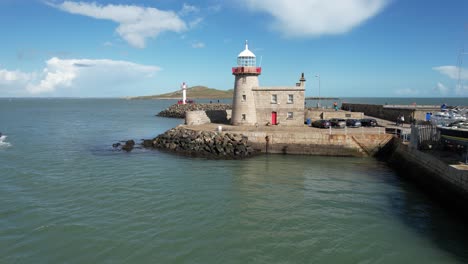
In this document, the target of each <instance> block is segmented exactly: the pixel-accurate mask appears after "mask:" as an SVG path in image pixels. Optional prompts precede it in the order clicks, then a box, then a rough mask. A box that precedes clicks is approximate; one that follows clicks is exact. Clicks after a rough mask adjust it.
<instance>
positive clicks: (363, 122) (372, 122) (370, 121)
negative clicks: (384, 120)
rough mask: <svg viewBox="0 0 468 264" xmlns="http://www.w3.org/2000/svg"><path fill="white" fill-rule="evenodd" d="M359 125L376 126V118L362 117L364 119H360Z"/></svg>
mask: <svg viewBox="0 0 468 264" xmlns="http://www.w3.org/2000/svg"><path fill="white" fill-rule="evenodd" d="M361 125H362V126H367V127H375V126H377V120H375V119H373V118H364V119H361Z"/></svg>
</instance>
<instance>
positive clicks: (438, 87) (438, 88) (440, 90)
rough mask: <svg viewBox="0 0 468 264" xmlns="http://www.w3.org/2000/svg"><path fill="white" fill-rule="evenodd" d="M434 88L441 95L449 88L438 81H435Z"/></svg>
mask: <svg viewBox="0 0 468 264" xmlns="http://www.w3.org/2000/svg"><path fill="white" fill-rule="evenodd" d="M434 90H435V91H436V92H438V93H440V94H442V95H446V94H447V93H448V92H449V88H448V87H447V86H445V85H444V84H443V83H440V82H438V83H437V85H436V87H435V88H434Z"/></svg>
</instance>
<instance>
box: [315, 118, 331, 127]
mask: <svg viewBox="0 0 468 264" xmlns="http://www.w3.org/2000/svg"><path fill="white" fill-rule="evenodd" d="M312 126H313V127H319V128H329V127H330V121H328V120H324V119H321V120H315V121H314V122H312Z"/></svg>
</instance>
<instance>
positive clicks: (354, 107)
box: [341, 103, 440, 123]
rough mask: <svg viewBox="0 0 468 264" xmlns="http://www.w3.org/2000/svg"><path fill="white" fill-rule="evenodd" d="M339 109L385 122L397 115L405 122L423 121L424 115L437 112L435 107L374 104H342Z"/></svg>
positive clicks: (437, 109) (394, 118)
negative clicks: (401, 116)
mask: <svg viewBox="0 0 468 264" xmlns="http://www.w3.org/2000/svg"><path fill="white" fill-rule="evenodd" d="M341 109H342V110H345V111H351V112H362V113H364V114H365V115H367V116H373V117H377V118H381V119H385V120H391V121H393V120H395V121H396V120H397V118H398V116H399V115H403V116H404V117H405V122H406V123H410V122H412V121H413V120H425V119H426V113H428V112H431V113H434V112H438V111H440V107H437V106H416V105H414V106H413V105H375V104H353V103H343V104H342V105H341Z"/></svg>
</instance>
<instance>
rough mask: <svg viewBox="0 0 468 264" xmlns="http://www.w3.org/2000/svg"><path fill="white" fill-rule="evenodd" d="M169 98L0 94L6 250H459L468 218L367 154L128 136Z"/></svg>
mask: <svg viewBox="0 0 468 264" xmlns="http://www.w3.org/2000/svg"><path fill="white" fill-rule="evenodd" d="M172 103H174V101H166V100H153V101H151V100H148V101H134V100H124V99H17V98H14V99H11V100H8V99H0V131H1V132H2V133H3V134H5V135H6V136H7V137H6V138H5V139H4V140H3V142H4V143H5V142H7V143H8V144H9V146H8V147H0V263H414V262H418V263H467V262H468V228H467V225H466V224H465V222H464V221H463V220H461V219H459V217H458V216H457V214H456V213H454V212H452V211H447V210H446V209H444V208H443V207H441V205H439V204H438V203H437V202H435V201H434V200H433V199H432V198H431V197H429V196H428V195H427V194H425V193H423V192H421V191H420V190H419V188H418V187H417V186H415V185H414V184H412V183H408V182H406V181H404V180H402V178H400V177H399V176H398V175H397V174H396V173H395V172H394V171H393V170H392V169H391V168H389V167H388V166H387V165H386V164H385V163H383V162H380V161H377V160H374V159H372V158H336V157H314V156H286V155H263V156H258V157H255V158H251V159H246V160H229V161H223V160H207V159H201V158H189V157H183V156H177V155H171V154H168V153H164V152H159V151H153V150H143V149H135V150H134V151H132V152H130V153H126V152H120V151H115V150H114V149H113V148H112V144H113V143H116V142H118V141H120V140H126V139H135V140H137V141H138V140H140V139H143V138H152V137H154V136H156V135H158V134H159V133H162V132H164V131H165V130H167V129H169V128H172V127H174V126H177V125H178V124H181V123H182V122H183V121H182V120H178V119H167V118H160V117H156V116H155V114H156V113H158V112H159V111H161V110H162V109H164V108H165V107H167V106H169V105H170V104H172Z"/></svg>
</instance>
